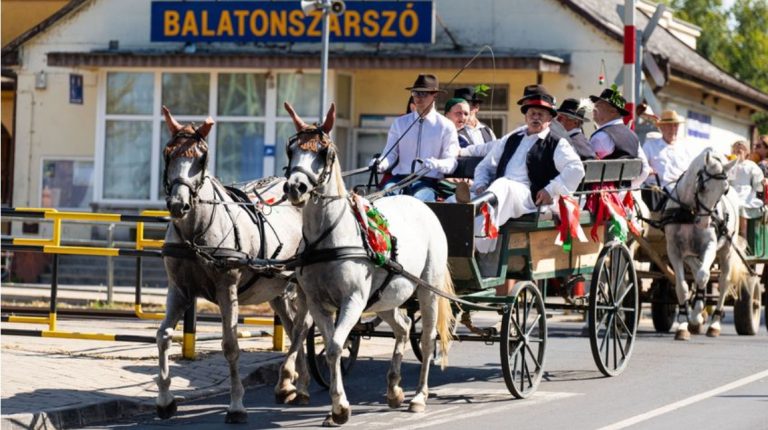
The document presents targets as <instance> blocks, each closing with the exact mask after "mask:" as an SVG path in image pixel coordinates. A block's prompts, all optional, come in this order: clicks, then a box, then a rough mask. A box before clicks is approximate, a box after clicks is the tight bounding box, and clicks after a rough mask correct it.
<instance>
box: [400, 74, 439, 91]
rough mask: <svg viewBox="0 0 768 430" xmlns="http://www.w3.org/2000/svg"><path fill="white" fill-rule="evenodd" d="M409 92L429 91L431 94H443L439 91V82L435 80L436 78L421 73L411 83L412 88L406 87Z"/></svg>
mask: <svg viewBox="0 0 768 430" xmlns="http://www.w3.org/2000/svg"><path fill="white" fill-rule="evenodd" d="M405 89H406V90H409V91H431V92H445V90H441V89H440V82H439V81H438V80H437V76H435V75H430V74H426V73H422V74H420V75H419V77H418V78H416V81H414V82H413V86H412V87H406V88H405Z"/></svg>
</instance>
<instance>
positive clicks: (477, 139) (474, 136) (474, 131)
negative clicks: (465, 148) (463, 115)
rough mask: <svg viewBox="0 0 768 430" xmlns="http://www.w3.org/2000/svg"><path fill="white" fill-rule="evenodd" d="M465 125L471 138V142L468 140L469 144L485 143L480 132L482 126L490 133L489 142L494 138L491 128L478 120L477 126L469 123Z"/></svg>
mask: <svg viewBox="0 0 768 430" xmlns="http://www.w3.org/2000/svg"><path fill="white" fill-rule="evenodd" d="M465 127H466V128H467V133H468V134H469V137H470V138H471V140H472V141H471V142H469V143H470V145H481V144H483V143H485V139H484V138H483V132H482V129H483V128H487V129H488V131H489V132H490V134H491V140H489V142H491V141H494V140H496V135H495V134H494V133H493V130H491V128H490V127H488V126H487V125H485V124H483V123H482V122H480V121H478V122H477V127H472V126H471V125H469V124H467V125H465Z"/></svg>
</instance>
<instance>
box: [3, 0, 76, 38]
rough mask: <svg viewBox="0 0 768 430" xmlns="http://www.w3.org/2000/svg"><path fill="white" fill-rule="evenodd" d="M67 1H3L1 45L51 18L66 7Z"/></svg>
mask: <svg viewBox="0 0 768 430" xmlns="http://www.w3.org/2000/svg"><path fill="white" fill-rule="evenodd" d="M67 2H68V0H3V2H2V4H0V15H2V36H0V37H2V45H3V46H5V45H6V44H8V42H10V41H11V40H13V39H15V38H16V37H17V36H19V35H20V34H21V33H23V32H25V31H27V30H29V29H30V28H31V27H32V26H34V25H36V24H37V23H39V22H41V21H42V20H44V19H46V18H48V17H49V16H51V15H52V14H53V13H54V12H56V11H57V10H59V9H61V8H62V7H63V6H64V5H66V4H67Z"/></svg>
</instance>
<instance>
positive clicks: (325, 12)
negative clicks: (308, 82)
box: [317, 0, 330, 123]
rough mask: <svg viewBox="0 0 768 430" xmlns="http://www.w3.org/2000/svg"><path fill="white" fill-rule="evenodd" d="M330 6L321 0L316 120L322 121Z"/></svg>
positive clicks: (325, 102) (325, 0) (327, 2)
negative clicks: (320, 47)
mask: <svg viewBox="0 0 768 430" xmlns="http://www.w3.org/2000/svg"><path fill="white" fill-rule="evenodd" d="M329 8H330V3H329V0H322V13H323V33H322V37H323V49H322V53H321V54H320V113H319V114H318V115H317V118H318V121H319V122H321V123H322V122H323V115H324V113H325V108H326V104H327V102H328V91H327V88H326V86H327V84H328V43H329V39H330V32H329V31H328V11H329Z"/></svg>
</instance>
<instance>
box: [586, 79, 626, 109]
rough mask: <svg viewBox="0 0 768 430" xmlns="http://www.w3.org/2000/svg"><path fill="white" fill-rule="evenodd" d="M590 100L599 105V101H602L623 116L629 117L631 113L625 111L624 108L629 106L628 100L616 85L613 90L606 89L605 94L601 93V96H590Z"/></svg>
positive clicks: (612, 87)
mask: <svg viewBox="0 0 768 430" xmlns="http://www.w3.org/2000/svg"><path fill="white" fill-rule="evenodd" d="M589 99H590V100H592V103H597V102H598V101H601V100H602V101H604V102H606V103H608V104H609V105H611V106H613V107H615V108H616V110H618V111H619V113H620V114H621V116H627V115H629V111H628V110H626V109H624V107H625V106H626V105H627V100H626V99H625V98H624V96H622V95H621V92H619V90H618V89H617V88H616V84H613V85H611V88H606V89H604V90H603V92H602V93H600V96H589Z"/></svg>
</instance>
